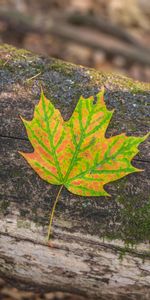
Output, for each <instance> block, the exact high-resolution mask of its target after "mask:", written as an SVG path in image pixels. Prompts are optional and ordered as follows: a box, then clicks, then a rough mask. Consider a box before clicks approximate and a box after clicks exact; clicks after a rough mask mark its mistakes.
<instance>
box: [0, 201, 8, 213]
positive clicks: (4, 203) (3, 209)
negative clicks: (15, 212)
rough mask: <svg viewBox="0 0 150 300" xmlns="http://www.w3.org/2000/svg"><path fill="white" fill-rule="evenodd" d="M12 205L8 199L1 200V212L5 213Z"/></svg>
mask: <svg viewBox="0 0 150 300" xmlns="http://www.w3.org/2000/svg"><path fill="white" fill-rule="evenodd" d="M9 206H10V202H9V201H7V200H2V201H1V202H0V212H1V213H5V212H6V211H7V208H8V207H9Z"/></svg>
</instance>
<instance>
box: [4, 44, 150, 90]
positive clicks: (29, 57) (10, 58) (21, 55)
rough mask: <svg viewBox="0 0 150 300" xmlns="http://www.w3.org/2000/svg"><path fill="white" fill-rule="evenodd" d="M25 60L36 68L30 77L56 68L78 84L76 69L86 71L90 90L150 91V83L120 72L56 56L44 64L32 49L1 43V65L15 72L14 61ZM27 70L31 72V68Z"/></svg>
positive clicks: (85, 84)
mask: <svg viewBox="0 0 150 300" xmlns="http://www.w3.org/2000/svg"><path fill="white" fill-rule="evenodd" d="M45 59H46V58H45ZM23 60H25V61H26V62H29V63H30V64H31V68H34V72H32V74H31V76H30V75H29V76H28V78H30V77H32V76H34V75H36V74H37V73H38V72H41V73H44V72H47V71H48V70H49V71H50V70H54V71H56V72H59V73H61V74H63V75H64V76H68V77H70V79H72V80H73V81H74V85H76V82H75V79H74V74H75V72H76V71H80V72H81V73H84V74H85V75H86V77H87V78H89V80H88V81H87V83H85V82H84V86H86V87H87V89H88V90H89V89H91V88H92V87H95V86H98V88H100V86H99V84H101V85H105V86H106V87H108V89H110V90H111V89H112V90H115V89H116V90H120V91H121V90H122V91H130V92H131V93H134V94H136V93H146V92H149V91H150V84H148V83H141V82H135V81H133V80H132V79H130V78H127V77H125V76H122V75H119V74H115V73H105V72H100V71H96V70H94V69H89V68H85V67H82V66H76V65H74V64H71V63H67V62H64V61H61V60H58V59H54V58H50V59H46V60H47V61H46V64H42V63H41V62H40V61H39V56H38V55H36V54H34V53H32V52H30V51H27V50H24V49H16V48H15V47H12V46H10V45H0V66H1V67H5V68H7V69H9V70H11V71H14V72H15V65H13V62H15V61H16V62H17V61H23ZM26 72H27V73H29V69H28V70H27V71H26ZM28 78H27V79H28ZM38 79H39V78H38ZM35 80H36V78H35ZM33 81H34V78H33ZM28 84H30V85H31V82H30V83H29V82H28ZM78 86H79V83H78ZM81 86H82V82H81Z"/></svg>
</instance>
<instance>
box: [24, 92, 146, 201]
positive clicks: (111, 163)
mask: <svg viewBox="0 0 150 300" xmlns="http://www.w3.org/2000/svg"><path fill="white" fill-rule="evenodd" d="M103 95H104V89H102V90H101V92H100V93H98V94H97V100H96V102H95V101H94V97H89V98H87V99H84V98H83V97H82V96H81V97H80V99H79V101H78V103H77V106H76V108H75V110H74V112H73V114H72V116H71V118H70V119H69V120H68V121H66V122H65V121H64V120H63V118H62V116H61V114H60V112H59V110H58V109H55V107H54V106H53V104H52V103H51V101H50V100H48V99H47V98H46V97H45V96H44V94H43V92H42V93H41V98H40V101H39V103H38V105H37V106H36V107H35V110H34V117H33V119H32V120H31V121H26V120H24V119H23V118H22V120H23V123H24V125H25V127H26V130H27V134H28V137H29V140H30V142H31V144H32V146H33V148H34V152H33V153H23V152H20V153H21V154H22V155H23V157H24V158H25V159H26V160H27V162H28V163H29V164H30V165H31V167H32V168H33V169H34V170H35V171H36V172H37V173H38V175H39V176H40V177H41V178H42V179H44V180H46V181H47V182H48V183H51V184H56V185H61V186H62V185H63V186H65V187H66V188H67V189H68V190H69V191H70V192H72V193H74V194H77V195H82V196H109V194H108V193H107V192H106V191H105V189H104V185H105V184H106V183H109V182H112V181H115V180H117V179H119V178H122V177H124V176H126V175H127V174H130V173H133V172H139V171H142V170H139V169H137V168H135V167H134V166H133V165H132V164H131V160H132V159H133V157H134V156H135V155H136V154H137V153H138V151H139V150H138V148H137V147H138V145H139V144H140V143H141V142H143V141H144V140H145V139H146V138H147V135H146V136H143V137H133V136H129V137H127V136H126V135H125V134H124V133H123V134H120V135H116V136H113V137H110V138H106V137H105V133H106V130H107V128H108V125H109V122H110V120H111V117H112V115H113V110H112V111H109V110H108V109H107V108H106V105H105V102H104V97H103Z"/></svg>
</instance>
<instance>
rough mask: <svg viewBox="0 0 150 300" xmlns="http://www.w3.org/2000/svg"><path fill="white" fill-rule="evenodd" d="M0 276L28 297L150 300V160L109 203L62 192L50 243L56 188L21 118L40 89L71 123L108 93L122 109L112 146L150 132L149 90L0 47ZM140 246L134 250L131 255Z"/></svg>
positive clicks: (139, 161)
mask: <svg viewBox="0 0 150 300" xmlns="http://www.w3.org/2000/svg"><path fill="white" fill-rule="evenodd" d="M0 65H1V69H0V92H1V96H0V117H1V126H0V144H1V148H0V160H1V162H0V164H1V169H0V200H1V202H0V216H1V218H0V275H1V276H4V277H5V278H6V279H8V280H9V281H11V282H12V284H15V282H17V286H19V287H20V288H22V287H23V288H25V289H26V288H27V289H29V288H32V289H35V290H40V289H43V288H44V289H46V290H48V291H51V290H63V291H66V292H72V293H75V294H78V295H83V296H85V297H86V298H87V297H89V298H90V299H94V298H95V299H143V300H144V299H149V297H150V261H149V259H150V251H149V250H150V249H149V241H150V198H149V190H150V181H149V178H150V167H149V166H150V153H149V141H148V140H147V141H145V142H144V143H143V144H142V145H141V146H140V153H139V155H137V156H136V158H135V159H134V161H133V164H134V165H135V166H137V167H139V168H141V169H144V171H143V172H141V173H135V174H131V175H129V176H127V177H125V178H123V179H121V180H119V181H116V182H114V183H111V184H108V185H107V190H108V191H109V192H110V193H111V194H112V197H111V198H107V197H92V198H88V197H79V196H76V195H72V194H71V193H69V192H68V191H67V190H65V189H64V190H63V191H62V194H61V197H60V201H59V203H58V206H57V210H56V217H55V219H54V223H53V240H52V242H51V247H48V245H47V244H46V241H45V236H46V232H47V224H48V218H49V213H50V209H51V207H52V204H53V201H54V199H55V195H56V193H57V190H58V188H57V186H52V185H48V184H47V183H46V182H44V181H42V180H41V179H40V178H39V177H38V175H37V174H35V173H34V171H33V170H32V169H31V168H30V167H29V165H28V164H27V163H26V162H25V160H24V159H23V158H22V157H21V156H20V155H19V154H18V151H19V150H21V151H30V150H31V151H32V147H31V145H30V143H29V141H28V140H27V136H26V132H25V129H24V127H23V124H22V123H21V120H20V118H19V115H22V116H24V117H25V118H26V119H30V118H31V117H32V114H33V109H34V106H35V104H36V103H37V102H38V100H39V95H40V87H41V85H42V87H43V90H44V92H45V94H46V96H47V97H48V98H50V99H51V100H52V101H53V103H54V104H55V106H56V107H57V108H59V109H60V110H61V113H62V115H63V117H64V118H65V119H67V118H69V117H70V115H71V113H72V111H73V109H74V107H75V104H76V102H77V100H78V97H79V96H80V95H81V94H83V95H84V96H85V97H86V96H89V95H96V93H97V92H98V91H99V90H100V88H101V86H102V85H105V87H106V96H105V98H106V103H107V106H108V108H115V114H114V117H113V120H112V122H111V124H110V126H109V128H108V131H107V136H110V135H115V134H118V133H121V132H127V134H128V135H144V134H146V133H147V132H148V130H149V108H148V107H149V106H148V104H149V98H150V92H149V90H150V89H149V85H148V84H145V85H144V84H142V83H141V84H140V83H134V82H132V80H130V79H128V78H125V77H122V76H119V75H114V74H103V73H101V72H99V73H98V72H96V71H94V70H89V69H86V68H83V67H79V66H75V65H71V64H67V63H64V62H61V61H58V60H54V59H51V58H49V59H48V58H43V57H39V56H37V55H34V54H32V53H29V52H26V51H23V50H16V49H14V48H12V47H10V46H0ZM131 245H132V247H131Z"/></svg>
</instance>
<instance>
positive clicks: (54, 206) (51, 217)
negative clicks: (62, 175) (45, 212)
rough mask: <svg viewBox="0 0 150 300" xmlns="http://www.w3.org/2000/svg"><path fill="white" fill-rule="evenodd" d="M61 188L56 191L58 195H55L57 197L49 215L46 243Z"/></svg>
mask: <svg viewBox="0 0 150 300" xmlns="http://www.w3.org/2000/svg"><path fill="white" fill-rule="evenodd" d="M62 188H63V185H61V186H60V189H59V191H58V193H57V196H56V199H55V202H54V205H53V208H52V211H51V214H50V221H49V226H48V234H47V239H48V241H49V239H50V235H51V229H52V222H53V217H54V212H55V209H56V205H57V202H58V199H59V196H60V193H61V191H62Z"/></svg>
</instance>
